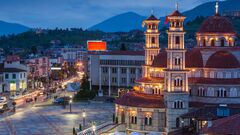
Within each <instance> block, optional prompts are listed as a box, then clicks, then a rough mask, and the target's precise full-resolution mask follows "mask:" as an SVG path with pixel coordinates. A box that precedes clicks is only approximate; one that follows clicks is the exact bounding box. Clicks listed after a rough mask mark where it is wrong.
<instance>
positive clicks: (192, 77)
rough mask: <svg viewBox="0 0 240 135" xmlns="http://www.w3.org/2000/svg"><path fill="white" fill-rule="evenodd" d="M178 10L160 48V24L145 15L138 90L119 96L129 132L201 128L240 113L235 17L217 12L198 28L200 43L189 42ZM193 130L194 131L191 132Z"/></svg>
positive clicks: (118, 112)
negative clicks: (191, 45) (189, 44)
mask: <svg viewBox="0 0 240 135" xmlns="http://www.w3.org/2000/svg"><path fill="white" fill-rule="evenodd" d="M185 18H186V17H185V16H183V15H182V14H181V13H180V12H179V11H178V9H177V10H176V11H174V12H173V13H172V14H170V15H168V16H167V19H168V22H169V29H168V30H167V34H168V47H167V48H166V49H160V47H159V46H160V44H159V35H160V33H159V31H158V25H159V23H160V21H159V20H158V19H157V18H156V17H155V16H154V15H151V16H150V17H149V18H147V19H146V20H144V22H143V25H144V26H145V27H146V31H145V42H146V43H145V47H144V49H145V65H144V66H143V75H142V76H143V77H142V78H141V79H139V80H136V86H135V87H134V91H131V92H128V93H126V94H124V95H122V96H120V97H119V98H118V99H117V100H116V106H115V107H116V108H115V115H116V119H117V120H116V122H117V123H118V124H120V125H121V128H119V129H124V130H125V131H126V132H128V133H130V132H140V133H145V134H148V133H151V132H155V133H159V134H174V133H175V132H178V131H179V130H183V129H186V130H188V131H189V132H195V133H199V132H200V131H201V129H202V128H203V127H204V126H206V125H208V124H209V125H211V121H213V120H216V119H218V118H222V117H228V116H231V115H234V114H237V113H240V111H239V110H240V109H239V107H240V47H237V46H236V45H235V40H236V38H237V33H236V32H235V30H234V27H233V26H232V24H231V22H230V21H229V20H228V19H227V18H225V17H223V16H221V15H220V14H219V12H218V3H217V4H216V13H215V15H213V16H210V17H208V18H207V19H206V20H205V21H204V22H203V24H202V25H201V27H200V29H199V30H198V32H197V33H196V40H197V45H196V47H195V48H193V49H187V48H186V47H185V45H184V36H185V34H186V32H185V31H184V20H185ZM191 130H192V131H191Z"/></svg>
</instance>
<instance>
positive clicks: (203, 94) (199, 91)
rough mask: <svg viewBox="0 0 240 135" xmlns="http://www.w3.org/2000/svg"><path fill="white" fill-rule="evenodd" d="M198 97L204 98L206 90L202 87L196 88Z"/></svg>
mask: <svg viewBox="0 0 240 135" xmlns="http://www.w3.org/2000/svg"><path fill="white" fill-rule="evenodd" d="M198 96H206V90H205V89H204V88H203V87H199V88H198Z"/></svg>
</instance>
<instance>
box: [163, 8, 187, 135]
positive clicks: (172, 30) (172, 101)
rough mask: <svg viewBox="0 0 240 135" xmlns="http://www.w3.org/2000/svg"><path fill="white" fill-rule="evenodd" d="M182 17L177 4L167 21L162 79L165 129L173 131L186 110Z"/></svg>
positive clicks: (180, 124) (185, 71)
mask: <svg viewBox="0 0 240 135" xmlns="http://www.w3.org/2000/svg"><path fill="white" fill-rule="evenodd" d="M185 18H186V17H184V16H183V15H182V14H181V13H180V12H179V11H178V6H177V10H175V11H174V12H173V13H172V14H171V15H169V16H167V19H168V21H169V25H170V26H169V30H168V31H167V34H168V48H167V49H166V51H167V69H166V70H165V71H164V72H165V80H164V83H165V84H164V90H165V93H164V100H165V104H166V120H167V121H166V123H167V126H166V127H167V131H168V132H171V131H174V130H176V129H178V128H180V126H182V125H183V124H184V122H183V121H181V120H180V118H179V117H180V116H181V115H183V114H185V113H187V112H188V104H189V94H188V77H187V73H188V70H186V69H185V53H186V50H185V46H184V35H185V31H184V19H185Z"/></svg>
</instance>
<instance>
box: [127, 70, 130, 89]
mask: <svg viewBox="0 0 240 135" xmlns="http://www.w3.org/2000/svg"><path fill="white" fill-rule="evenodd" d="M129 80H130V79H129V67H127V87H129Z"/></svg>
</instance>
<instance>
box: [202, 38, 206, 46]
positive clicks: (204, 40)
mask: <svg viewBox="0 0 240 135" xmlns="http://www.w3.org/2000/svg"><path fill="white" fill-rule="evenodd" d="M205 46H206V39H203V47H205Z"/></svg>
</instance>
